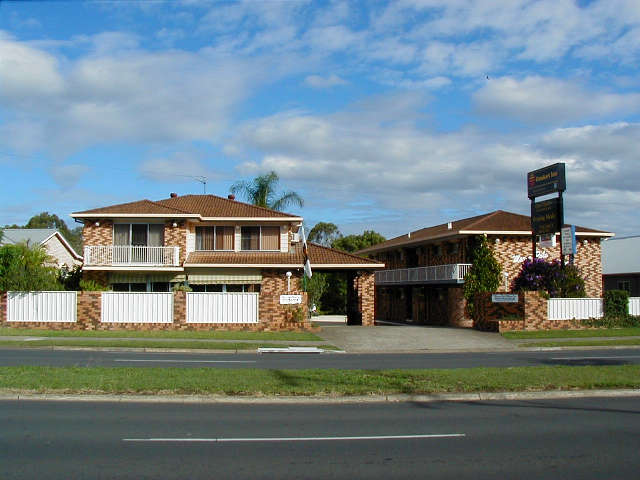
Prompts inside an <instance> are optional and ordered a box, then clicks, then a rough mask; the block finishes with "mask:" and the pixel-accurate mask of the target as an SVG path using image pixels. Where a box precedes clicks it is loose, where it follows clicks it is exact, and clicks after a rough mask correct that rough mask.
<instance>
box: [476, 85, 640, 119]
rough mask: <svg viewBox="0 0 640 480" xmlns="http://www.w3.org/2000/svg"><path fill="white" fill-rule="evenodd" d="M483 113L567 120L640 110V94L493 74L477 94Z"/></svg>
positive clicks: (509, 116) (605, 116)
mask: <svg viewBox="0 0 640 480" xmlns="http://www.w3.org/2000/svg"><path fill="white" fill-rule="evenodd" d="M473 99H474V102H475V104H476V107H477V109H478V111H479V112H480V113H483V114H490V115H498V116H504V117H508V118H514V119H517V120H520V121H523V122H528V123H548V122H549V123H563V122H565V121H569V120H581V119H585V118H608V117H611V116H613V115H620V114H626V113H634V112H638V111H640V94H638V93H627V94H617V93H607V92H593V91H588V90H586V89H584V88H582V87H581V86H580V85H578V84H575V83H572V82H570V81H565V80H559V79H555V78H545V77H539V76H531V77H526V78H524V79H522V80H519V79H516V78H513V77H501V78H492V79H490V80H488V81H487V82H486V84H485V86H484V87H482V88H481V89H480V90H478V91H477V92H476V93H475V94H474V95H473Z"/></svg>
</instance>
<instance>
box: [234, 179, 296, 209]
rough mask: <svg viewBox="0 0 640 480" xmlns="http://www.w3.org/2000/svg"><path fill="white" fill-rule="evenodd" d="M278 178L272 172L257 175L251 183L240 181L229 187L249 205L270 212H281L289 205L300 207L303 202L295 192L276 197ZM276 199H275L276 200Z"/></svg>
mask: <svg viewBox="0 0 640 480" xmlns="http://www.w3.org/2000/svg"><path fill="white" fill-rule="evenodd" d="M279 181H280V177H278V174H277V173H276V172H274V171H271V172H269V173H265V174H264V175H259V176H257V177H256V178H254V179H253V180H251V181H246V180H241V181H239V182H236V183H234V184H233V185H231V189H230V191H231V193H233V194H234V195H235V194H241V195H242V196H243V197H244V198H245V199H246V200H247V201H248V202H249V203H252V204H253V205H257V206H259V207H265V208H270V209H271V210H278V211H282V210H283V209H285V208H287V207H288V206H289V205H297V206H299V207H302V206H303V205H304V201H303V200H302V197H301V196H300V195H298V194H297V193H296V192H292V191H289V192H284V193H282V194H280V195H279V196H278V194H277V192H276V188H277V186H278V182H279ZM276 197H277V198H276Z"/></svg>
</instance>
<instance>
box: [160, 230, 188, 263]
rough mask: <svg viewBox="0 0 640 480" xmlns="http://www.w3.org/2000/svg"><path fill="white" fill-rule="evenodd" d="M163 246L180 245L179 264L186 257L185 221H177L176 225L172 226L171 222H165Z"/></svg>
mask: <svg viewBox="0 0 640 480" xmlns="http://www.w3.org/2000/svg"><path fill="white" fill-rule="evenodd" d="M164 246H165V247H180V265H182V264H183V263H184V261H185V260H186V258H187V225H186V222H177V226H176V227H174V226H173V222H171V221H169V222H166V223H165V225H164Z"/></svg>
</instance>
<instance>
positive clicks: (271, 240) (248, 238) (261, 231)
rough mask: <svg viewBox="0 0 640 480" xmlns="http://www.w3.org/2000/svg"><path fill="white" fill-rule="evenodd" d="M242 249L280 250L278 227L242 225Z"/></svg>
mask: <svg viewBox="0 0 640 480" xmlns="http://www.w3.org/2000/svg"><path fill="white" fill-rule="evenodd" d="M240 247H241V249H242V250H267V251H278V250H280V227H242V228H241V244H240Z"/></svg>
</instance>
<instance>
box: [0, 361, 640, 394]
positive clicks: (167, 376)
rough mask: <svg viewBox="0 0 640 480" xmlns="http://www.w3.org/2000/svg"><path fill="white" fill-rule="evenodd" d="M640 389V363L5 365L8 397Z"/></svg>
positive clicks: (0, 375)
mask: <svg viewBox="0 0 640 480" xmlns="http://www.w3.org/2000/svg"><path fill="white" fill-rule="evenodd" d="M639 387H640V365H622V366H606V367H600V366H586V367H568V366H544V367H513V368H467V369H451V370H258V369H246V370H244V369H243V370H240V369H238V370H236V369H214V368H193V369H191V368H103V367H100V368H98V367H96V368H82V367H31V366H29V367H25V366H22V367H0V389H2V390H3V391H5V392H7V391H14V392H15V391H22V392H25V391H26V392H39V393H54V392H56V393H98V394H107V393H111V394H126V393H129V394H222V395H368V394H399V393H403V394H426V393H444V392H494V391H543V390H558V389H562V390H567V389H607V388H639Z"/></svg>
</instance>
